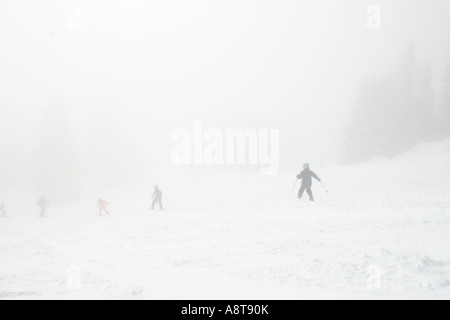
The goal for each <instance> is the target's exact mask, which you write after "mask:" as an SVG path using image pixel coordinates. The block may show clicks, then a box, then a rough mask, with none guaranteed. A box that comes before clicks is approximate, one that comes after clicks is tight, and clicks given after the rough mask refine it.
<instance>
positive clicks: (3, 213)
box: [0, 202, 6, 218]
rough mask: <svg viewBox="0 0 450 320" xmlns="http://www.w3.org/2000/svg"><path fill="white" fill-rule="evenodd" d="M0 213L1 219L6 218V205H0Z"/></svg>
mask: <svg viewBox="0 0 450 320" xmlns="http://www.w3.org/2000/svg"><path fill="white" fill-rule="evenodd" d="M0 213H1V217H2V218H6V205H5V203H4V202H2V204H1V205H0Z"/></svg>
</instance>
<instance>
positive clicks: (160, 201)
mask: <svg viewBox="0 0 450 320" xmlns="http://www.w3.org/2000/svg"><path fill="white" fill-rule="evenodd" d="M159 208H160V209H161V210H163V211H164V207H163V203H162V199H159Z"/></svg>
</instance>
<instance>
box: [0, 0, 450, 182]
mask: <svg viewBox="0 0 450 320" xmlns="http://www.w3.org/2000/svg"><path fill="white" fill-rule="evenodd" d="M369 5H378V6H379V7H380V8H381V19H382V20H381V30H369V29H368V28H367V26H366V23H367V19H368V15H367V13H366V10H367V8H368V7H369ZM449 17H450V2H449V1H448V0H433V1H425V0H413V1H412V0H407V1H406V0H396V1H355V0H353V1H350V0H345V1H335V0H329V1H325V0H320V1H317V0H314V1H312V0H311V1H286V0H281V1H249V0H239V1H234V0H227V1H181V0H180V1H173V0H168V1H143V0H141V1H136V0H127V1H115V0H114V1H100V0H89V1H75V0H74V1H64V0H63V1H61V0H53V1H50V0H42V1H25V0H19V1H9V0H3V1H1V3H0V40H1V42H0V43H1V44H0V45H1V50H0V70H1V72H0V87H1V90H0V147H1V150H2V152H1V159H0V165H1V167H0V173H1V178H2V181H0V186H1V187H2V188H3V189H5V188H8V187H9V186H10V185H11V181H14V182H15V183H17V181H19V180H20V181H22V182H25V183H26V182H27V181H28V180H27V179H31V178H29V177H28V175H31V172H32V167H33V164H32V162H33V154H34V152H35V149H36V146H37V145H38V137H39V135H40V134H41V132H42V127H43V126H45V125H43V123H45V118H46V117H47V116H48V114H49V113H50V112H51V110H53V109H54V108H59V109H62V110H63V112H66V113H67V119H68V123H67V124H66V125H67V126H68V127H70V131H71V132H72V134H73V140H72V142H71V143H73V147H74V148H75V149H76V150H77V153H78V154H79V156H80V159H81V160H80V161H82V162H83V163H89V161H90V160H89V159H90V158H89V154H90V152H91V151H92V148H94V149H95V148H97V147H98V146H99V145H105V144H106V145H108V144H112V145H118V146H119V147H118V149H120V148H122V147H123V148H125V149H122V151H121V152H118V153H117V154H116V155H115V156H114V159H111V153H105V155H104V157H103V158H102V157H101V156H100V160H99V158H98V153H97V161H100V162H102V163H103V164H105V165H107V163H108V161H113V162H114V164H113V165H112V166H113V167H114V165H115V164H120V165H118V167H117V168H116V169H117V170H116V172H118V171H121V170H127V168H128V169H130V172H131V171H133V175H136V176H140V177H143V178H146V177H147V176H148V175H150V174H151V173H155V172H158V173H159V174H161V175H162V173H164V172H170V170H174V169H175V168H174V165H173V164H172V163H171V161H170V152H171V149H172V147H173V143H172V142H171V134H172V132H173V131H175V130H177V129H179V128H187V129H191V128H192V127H193V123H194V121H195V120H200V121H203V123H204V124H205V126H207V127H212V128H219V129H227V128H242V129H247V128H256V129H259V128H261V129H280V135H281V146H280V148H281V149H280V152H281V154H280V157H281V165H282V168H281V169H282V170H296V169H298V167H299V165H300V164H301V163H302V162H304V161H311V162H315V163H319V162H321V161H325V163H327V164H331V163H338V162H339V159H340V152H341V145H342V139H343V132H344V131H343V130H344V129H345V127H346V125H347V123H348V121H349V118H350V116H351V112H352V108H353V106H354V100H355V95H356V92H357V88H358V85H359V83H360V82H361V80H362V78H363V77H364V76H365V75H372V74H374V75H381V74H383V73H387V72H390V71H392V69H393V68H395V67H396V65H397V64H398V62H399V60H400V59H401V57H402V55H403V53H404V52H405V50H406V49H407V48H408V45H409V44H410V43H411V42H412V41H413V42H414V43H415V46H416V52H417V58H418V60H419V62H420V63H430V65H431V67H432V71H433V79H434V81H435V82H436V83H435V88H434V89H435V94H436V98H438V97H439V90H440V87H439V86H440V83H441V81H440V80H441V79H442V78H443V76H444V72H443V69H444V67H445V65H446V64H447V62H448V60H450V40H449V39H450V38H449V34H448V30H450V19H449ZM52 108H53V109H52ZM105 126H106V127H107V128H106V129H105ZM99 131H103V132H104V135H103V138H98V132H99ZM93 136H96V137H97V138H96V139H97V140H96V141H94V142H92V139H91V138H92V137H93ZM99 139H100V140H99ZM102 139H103V140H102ZM94 140H95V139H94ZM112 148H113V149H114V147H112ZM97 151H98V150H97ZM100 155H101V150H100ZM183 170H188V169H187V168H184V169H183ZM86 172H89V170H88V169H84V173H85V174H86ZM130 174H131V173H130Z"/></svg>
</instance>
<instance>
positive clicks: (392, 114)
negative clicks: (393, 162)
mask: <svg viewBox="0 0 450 320" xmlns="http://www.w3.org/2000/svg"><path fill="white" fill-rule="evenodd" d="M431 83H432V82H431V72H430V68H429V67H428V66H427V67H423V68H419V67H418V66H417V62H416V58H415V49H414V45H410V46H409V48H408V50H407V51H406V54H405V55H404V57H403V59H402V60H401V62H400V64H399V66H398V68H397V69H396V71H395V72H392V73H391V74H390V75H388V76H383V77H378V78H372V79H368V78H366V79H364V80H363V82H362V84H361V85H360V87H359V89H358V94H357V98H356V108H355V112H354V115H353V118H352V121H351V124H350V126H349V128H348V132H347V133H348V135H347V144H346V162H347V163H355V162H363V161H367V160H369V159H370V158H372V157H374V156H388V157H392V156H395V155H396V154H398V153H400V152H403V151H406V150H408V149H410V148H411V147H413V146H414V145H416V144H417V143H419V142H422V141H427V140H429V139H430V138H432V137H434V136H435V131H436V129H435V128H436V125H435V114H434V113H435V112H434V101H433V92H432V85H431Z"/></svg>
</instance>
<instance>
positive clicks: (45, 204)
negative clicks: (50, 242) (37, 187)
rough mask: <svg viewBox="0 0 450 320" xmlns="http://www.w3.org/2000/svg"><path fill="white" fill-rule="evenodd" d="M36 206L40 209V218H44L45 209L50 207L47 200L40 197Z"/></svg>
mask: <svg viewBox="0 0 450 320" xmlns="http://www.w3.org/2000/svg"><path fill="white" fill-rule="evenodd" d="M37 205H38V206H39V207H41V213H40V215H39V216H40V217H41V218H44V217H45V212H46V211H47V207H48V206H49V205H50V203H49V202H48V201H47V199H45V197H42V198H40V199H39V200H38V202H37Z"/></svg>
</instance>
